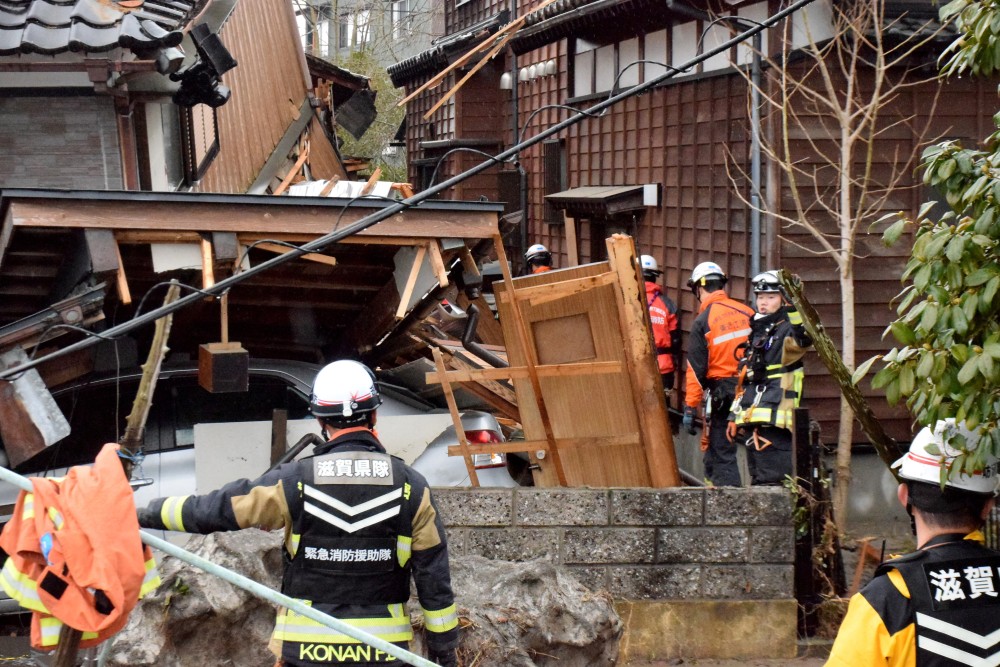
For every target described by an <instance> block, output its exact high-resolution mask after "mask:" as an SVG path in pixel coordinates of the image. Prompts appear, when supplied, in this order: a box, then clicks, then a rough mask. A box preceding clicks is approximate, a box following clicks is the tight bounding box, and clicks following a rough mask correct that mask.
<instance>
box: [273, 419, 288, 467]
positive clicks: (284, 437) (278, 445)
mask: <svg viewBox="0 0 1000 667" xmlns="http://www.w3.org/2000/svg"><path fill="white" fill-rule="evenodd" d="M287 451H288V410H273V411H272V412H271V465H272V466H273V465H274V464H275V463H277V462H278V461H279V460H281V457H282V456H284V455H285V452H287Z"/></svg>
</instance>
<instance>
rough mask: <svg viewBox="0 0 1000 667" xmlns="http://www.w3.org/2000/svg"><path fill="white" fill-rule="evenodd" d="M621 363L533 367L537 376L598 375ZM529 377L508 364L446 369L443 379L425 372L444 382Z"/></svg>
mask: <svg viewBox="0 0 1000 667" xmlns="http://www.w3.org/2000/svg"><path fill="white" fill-rule="evenodd" d="M623 368H624V366H623V364H621V363H620V362H618V361H603V362H596V363H580V364H550V365H540V366H536V367H535V369H534V370H535V373H537V374H538V377H571V376H577V375H600V374H603V373H621V372H622V369H623ZM528 377H531V370H530V369H529V368H528V367H527V366H508V367H507V368H467V369H459V370H453V371H447V372H446V373H445V376H444V379H443V380H442V379H441V377H440V376H439V375H438V374H437V373H435V372H428V373H426V374H425V379H426V381H427V382H430V383H437V382H441V381H445V382H478V381H480V380H507V379H515V378H528Z"/></svg>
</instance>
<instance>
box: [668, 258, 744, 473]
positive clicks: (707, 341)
mask: <svg viewBox="0 0 1000 667" xmlns="http://www.w3.org/2000/svg"><path fill="white" fill-rule="evenodd" d="M725 285H726V273H725V271H723V270H722V268H720V267H719V265H718V264H716V263H715V262H702V263H701V264H699V265H698V266H696V267H694V271H692V272H691V279H690V280H688V287H690V288H691V291H692V292H694V294H695V296H696V297H697V298H698V300H699V301H700V302H701V307H700V308H699V311H698V317H696V318H695V320H694V324H692V325H691V337H690V338H689V339H688V368H687V381H686V385H685V399H684V400H685V404H686V405H685V407H684V419H683V422H682V423H683V425H684V427H685V428H686V429H687V431H688V433H691V434H692V435H693V434H694V432H695V427H694V419H695V417H697V416H698V410H699V407H701V406H702V404H703V403H704V406H705V419H704V422H705V427H706V428H707V429H708V438H707V444H703V445H702V451H704V459H703V460H704V463H705V476H706V477H707V478H708V480H709V481H710V482H711V483H712V484H714V485H715V486H739V485H740V471H739V467H738V466H737V463H736V446H735V445H733V444H732V443H731V442H729V440H728V439H727V437H726V427H727V426H728V423H729V408H730V406H731V405H732V403H733V398H734V397H735V395H736V372H737V366H738V364H739V361H740V356H741V355H742V348H741V346H742V345H743V344H744V343H745V342H746V340H747V336H748V335H749V334H750V318H751V317H753V314H754V312H753V309H752V308H750V307H749V306H747V305H745V304H743V303H740V302H739V301H736V300H735V299H730V298H729V296H728V295H727V294H726V292H725V289H724V288H725ZM702 442H703V443H705V438H703V439H702Z"/></svg>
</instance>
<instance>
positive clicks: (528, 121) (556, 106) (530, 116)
mask: <svg viewBox="0 0 1000 667" xmlns="http://www.w3.org/2000/svg"><path fill="white" fill-rule="evenodd" d="M546 109H566V110H567V111H572V112H573V113H575V114H577V116H581V115H582V116H588V117H590V118H600V117H601V116H603V115H604V112H605V111H607V109H604V110H602V111H601V113H591V111H590V109H577V108H576V107H571V106H569V105H568V104H546V105H545V106H543V107H538V108H537V109H535V110H534V111H532V112H531V113H530V114H528V117H527V118H526V119H525V120H524V127H522V128H521V133H520V134H518V135H517V143H518V144H520V143H521V142H522V141H524V131H525V130H527V129H528V126H529V125H530V124H531V121H532V120H534V118H535V116H537V115H538V114H540V113H541V112H542V111H545V110H546Z"/></svg>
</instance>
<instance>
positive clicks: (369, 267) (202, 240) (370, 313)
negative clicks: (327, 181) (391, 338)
mask: <svg viewBox="0 0 1000 667" xmlns="http://www.w3.org/2000/svg"><path fill="white" fill-rule="evenodd" d="M389 205H390V203H389V202H386V201H383V200H358V201H354V202H351V201H350V200H347V199H339V198H338V199H333V198H320V197H288V196H284V197H274V196H268V195H220V194H200V193H157V192H104V191H65V190H29V189H19V190H14V189H12V190H2V191H0V221H3V222H2V227H0V327H3V326H4V325H7V324H10V323H12V322H16V321H18V320H21V319H23V318H26V317H30V316H32V315H34V314H36V313H39V312H41V311H44V310H45V309H47V308H49V307H50V306H51V305H52V304H53V302H55V301H58V300H60V299H61V298H64V297H65V293H66V292H68V290H71V289H74V288H76V287H77V286H78V285H80V284H81V283H85V282H87V281H91V282H100V281H104V282H107V283H108V284H109V285H111V286H112V287H111V288H110V289H109V294H108V297H107V299H106V304H105V307H104V315H105V316H106V317H107V318H109V319H111V320H113V321H114V322H116V323H117V322H122V321H125V320H127V319H128V318H129V317H131V316H132V314H133V313H134V311H135V308H136V306H137V305H138V303H139V302H140V301H141V300H142V298H143V297H144V296H145V295H147V294H149V298H148V299H147V303H146V304H145V305H144V306H143V308H142V310H143V312H146V311H148V310H149V309H150V308H152V307H154V306H155V305H156V302H157V300H158V299H159V298H162V294H160V293H159V292H155V291H152V292H151V290H152V288H153V287H154V285H157V284H158V283H162V282H164V281H166V280H170V279H171V278H177V279H179V280H180V281H181V282H183V283H185V284H187V285H190V286H191V287H194V288H201V287H203V286H204V285H205V284H206V283H205V280H206V276H207V275H210V274H214V275H213V276H212V277H213V278H214V280H215V281H218V280H221V279H222V278H225V277H227V276H229V275H232V273H233V269H234V266H235V264H236V259H237V256H240V257H242V253H244V252H246V253H247V254H248V256H249V261H250V264H251V265H253V266H256V265H258V264H260V263H262V262H264V261H266V260H268V259H271V258H273V257H274V256H275V254H276V253H282V252H285V249H284V247H283V246H282V244H287V243H291V244H295V245H301V244H303V243H307V242H309V241H312V240H315V239H316V238H319V237H321V236H325V235H326V234H328V233H330V232H332V231H333V230H334V229H338V228H339V229H343V228H345V227H347V226H348V225H351V224H353V223H355V222H357V221H359V220H360V219H361V218H362V217H364V216H366V215H368V214H371V213H373V212H375V211H377V210H380V209H383V208H385V207H388V206H389ZM501 212H502V206H501V205H500V204H495V203H488V202H454V201H428V202H425V203H423V204H421V205H420V206H419V207H414V208H412V209H409V210H404V211H402V212H399V213H397V214H395V215H393V216H391V217H389V218H388V219H386V220H384V221H381V222H379V223H378V224H376V225H374V226H372V227H370V228H368V229H366V230H364V231H362V232H360V233H358V234H356V235H354V236H351V237H348V238H346V239H343V240H341V241H339V242H338V243H336V244H331V245H330V246H328V247H327V248H325V249H323V250H322V251H321V252H318V253H313V254H312V256H306V257H303V258H297V259H294V260H292V261H289V262H285V263H282V264H280V265H278V266H275V267H272V268H271V269H269V270H267V271H265V272H261V273H257V274H256V275H253V276H251V277H250V278H248V279H246V280H244V281H242V282H240V283H238V284H236V285H234V286H233V287H232V288H231V289H230V291H229V296H228V320H229V331H230V335H231V339H232V340H234V341H240V342H242V344H243V346H244V347H245V348H246V349H248V350H250V353H251V356H254V357H260V358H264V357H270V358H287V359H301V360H307V361H315V360H317V359H321V358H323V357H324V356H327V355H331V354H364V353H365V352H366V351H369V350H371V349H372V348H373V347H374V346H375V344H376V343H378V342H379V341H380V340H381V339H382V338H384V337H385V336H387V335H390V334H392V335H405V333H406V332H405V330H404V329H405V328H404V327H401V322H402V321H407V322H408V321H409V320H408V319H406V318H404V320H401V319H400V318H403V317H404V316H405V315H406V314H407V312H408V308H407V306H401V305H400V301H401V296H400V293H401V292H403V291H404V290H403V288H402V287H399V284H400V283H399V282H398V281H399V280H400V272H401V271H402V272H404V273H403V275H404V276H405V275H409V274H407V273H405V271H406V269H405V268H402V269H401V268H400V266H399V265H398V262H397V261H396V260H397V258H398V253H399V252H400V250H401V249H404V248H413V249H417V250H419V251H420V252H423V253H424V256H426V257H427V258H428V260H429V262H430V267H431V269H432V272H433V275H434V278H435V281H434V284H435V285H438V286H446V285H448V284H449V283H448V280H449V278H448V274H449V270H450V267H451V266H452V265H453V264H454V263H455V262H456V261H458V260H459V259H460V258H461V257H463V256H466V255H464V253H466V251H475V249H476V248H480V247H484V246H485V245H488V244H483V243H481V241H483V240H487V239H493V238H494V237H495V236H496V235H497V233H498V216H499V214H500V213H501ZM448 239H450V241H449V240H448ZM265 240H266V241H267V243H261V244H258V245H254V246H253V247H251V248H250V249H249V250H246V248H248V247H250V246H251V244H255V243H257V242H260V241H265ZM160 243H181V244H197V245H198V246H199V247H200V248H201V249H202V252H203V253H204V252H205V249H206V248H208V250H207V252H208V255H207V256H208V260H205V259H204V257H205V255H202V257H203V259H202V264H201V266H194V267H184V268H181V269H176V270H171V271H167V272H157V267H156V265H155V264H154V260H153V253H152V250H151V246H152V244H160ZM466 258H467V256H466ZM206 261H207V262H208V264H206V263H205V262H206ZM80 267H83V268H82V269H81V268H80ZM206 268H207V269H209V270H206ZM414 278H415V274H414ZM116 284H118V289H117V290H116V289H115V288H114V285H116ZM123 287H125V288H127V292H128V293H130V296H131V303H129V301H128V300H127V299H126V298H125V297H124V296H123V291H122V288H123ZM414 293H415V294H424V291H423V288H420V289H419V291H415V292H414ZM425 298H433V295H425ZM419 307H420V302H419V301H418V302H417V304H414V305H411V306H410V308H409V310H417V309H418V308H419ZM219 318H220V306H219V303H218V301H217V300H213V299H211V298H208V299H206V300H205V302H204V303H203V304H193V305H191V306H190V307H188V308H185V309H184V310H183V311H182V312H180V313H178V314H177V316H176V318H175V326H174V330H173V333H172V334H171V349H172V350H174V351H175V352H178V353H186V354H192V355H195V356H196V355H197V351H198V346H199V345H202V344H205V343H209V342H215V341H218V340H219ZM143 335H145V334H143ZM67 342H70V341H67ZM143 342H144V340H143V339H141V338H140V340H139V343H140V348H139V349H142V347H141V345H142V344H143Z"/></svg>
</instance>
